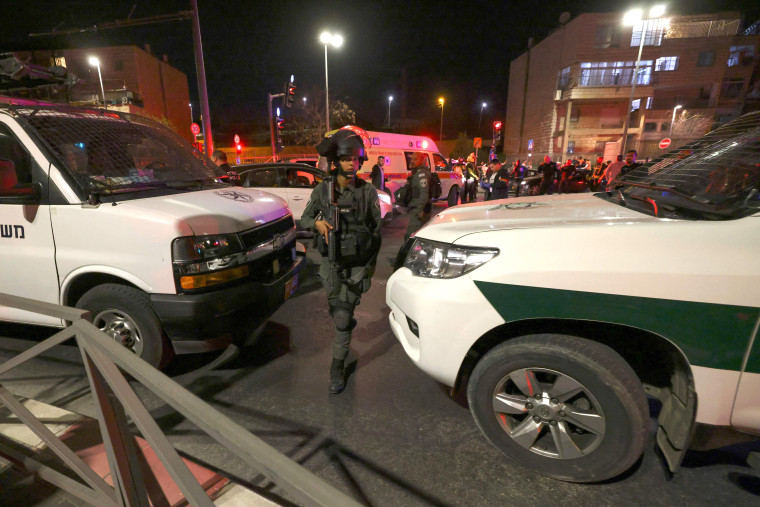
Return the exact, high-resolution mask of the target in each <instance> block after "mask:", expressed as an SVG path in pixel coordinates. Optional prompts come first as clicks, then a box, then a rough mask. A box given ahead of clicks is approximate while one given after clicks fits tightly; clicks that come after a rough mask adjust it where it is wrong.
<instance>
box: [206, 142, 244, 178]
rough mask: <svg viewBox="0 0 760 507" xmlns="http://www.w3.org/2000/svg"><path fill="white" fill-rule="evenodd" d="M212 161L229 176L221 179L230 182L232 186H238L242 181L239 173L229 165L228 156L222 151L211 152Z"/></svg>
mask: <svg viewBox="0 0 760 507" xmlns="http://www.w3.org/2000/svg"><path fill="white" fill-rule="evenodd" d="M211 161H212V162H213V163H215V164H216V165H217V166H219V169H221V170H222V171H224V172H225V173H226V174H227V176H226V177H222V178H220V179H221V180H224V181H226V182H228V183H229V184H230V185H237V184H238V182H239V181H240V176H238V173H237V171H235V170H234V169H233V168H232V167H230V164H228V163H227V154H226V153H225V152H223V151H222V150H214V151H213V152H211Z"/></svg>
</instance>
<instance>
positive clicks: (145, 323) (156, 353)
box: [76, 283, 171, 368]
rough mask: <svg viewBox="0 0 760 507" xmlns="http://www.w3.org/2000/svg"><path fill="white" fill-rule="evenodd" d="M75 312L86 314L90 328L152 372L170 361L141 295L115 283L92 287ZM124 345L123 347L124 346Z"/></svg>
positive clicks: (146, 300) (158, 324)
mask: <svg viewBox="0 0 760 507" xmlns="http://www.w3.org/2000/svg"><path fill="white" fill-rule="evenodd" d="M76 307H77V308H82V309H84V310H89V311H90V313H91V314H92V317H93V324H95V326H96V327H98V328H100V329H101V330H102V331H104V332H105V333H106V334H107V335H109V336H110V337H111V338H113V339H114V340H115V341H117V342H119V343H122V345H124V346H126V347H127V348H129V349H130V350H132V351H133V352H135V353H136V354H137V355H139V356H140V358H142V359H143V360H144V361H145V362H147V363H149V364H150V365H152V366H155V367H156V368H158V367H160V366H163V365H165V364H166V363H167V362H168V360H169V359H170V357H171V354H170V350H169V349H170V348H169V347H168V342H167V340H166V336H165V335H164V332H163V329H162V328H161V322H160V321H159V320H158V316H157V315H156V312H154V311H153V308H152V307H151V304H150V297H149V296H148V295H147V294H146V293H145V292H143V291H141V290H139V289H135V288H134V287H129V286H127V285H121V284H116V283H106V284H102V285H98V286H96V287H93V288H92V289H90V290H88V291H87V292H85V293H84V295H83V296H82V297H81V298H79V301H77V304H76ZM125 342H126V343H125Z"/></svg>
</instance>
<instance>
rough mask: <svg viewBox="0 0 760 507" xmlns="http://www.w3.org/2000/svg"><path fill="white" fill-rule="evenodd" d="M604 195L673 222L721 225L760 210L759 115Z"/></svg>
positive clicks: (623, 180)
mask: <svg viewBox="0 0 760 507" xmlns="http://www.w3.org/2000/svg"><path fill="white" fill-rule="evenodd" d="M616 189H617V190H618V192H616V193H611V192H607V193H606V194H599V195H600V197H602V198H606V199H616V200H617V201H618V202H620V203H621V204H625V205H630V206H631V207H636V208H637V209H640V211H643V212H646V213H649V214H654V215H657V216H662V217H670V218H686V219H701V220H722V219H731V218H740V217H743V216H747V215H750V214H753V213H756V212H757V211H758V209H760V112H757V113H750V114H747V115H744V116H742V117H741V118H739V119H737V120H735V121H733V122H731V123H729V124H727V125H725V126H723V127H720V128H718V129H716V130H714V131H712V132H710V133H709V134H707V135H705V136H704V137H702V138H700V139H698V140H696V141H693V142H691V143H689V144H686V145H684V146H682V147H680V148H678V149H675V150H673V151H671V152H669V153H667V154H666V155H663V156H662V157H660V158H658V159H655V160H654V161H652V162H650V163H648V164H645V165H642V166H640V167H638V168H636V169H634V170H632V171H631V172H629V173H627V174H626V175H625V176H623V177H622V178H620V179H619V180H617V181H616Z"/></svg>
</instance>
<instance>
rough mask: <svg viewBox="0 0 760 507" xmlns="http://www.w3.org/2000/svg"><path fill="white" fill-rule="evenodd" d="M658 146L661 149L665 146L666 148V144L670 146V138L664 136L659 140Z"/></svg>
mask: <svg viewBox="0 0 760 507" xmlns="http://www.w3.org/2000/svg"><path fill="white" fill-rule="evenodd" d="M659 146H660V149H661V150H664V149H665V148H667V147H668V146H670V138H669V137H666V138H665V139H663V140H662V141H660V145H659Z"/></svg>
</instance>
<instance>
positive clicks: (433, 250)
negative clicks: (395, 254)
mask: <svg viewBox="0 0 760 507" xmlns="http://www.w3.org/2000/svg"><path fill="white" fill-rule="evenodd" d="M497 255H499V250H498V249H497V248H479V247H472V246H458V245H452V244H449V243H439V242H437V241H430V240H427V239H420V238H418V239H415V240H414V244H412V248H411V249H410V250H409V254H408V255H407V256H406V260H405V261H404V267H405V268H409V269H410V270H411V271H412V273H413V274H414V275H416V276H424V277H426V278H456V277H458V276H462V275H464V274H465V273H469V272H470V271H472V270H473V269H475V268H477V267H479V266H482V265H483V264H485V263H486V262H488V261H490V260H491V259H493V258H494V257H496V256H497Z"/></svg>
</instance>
